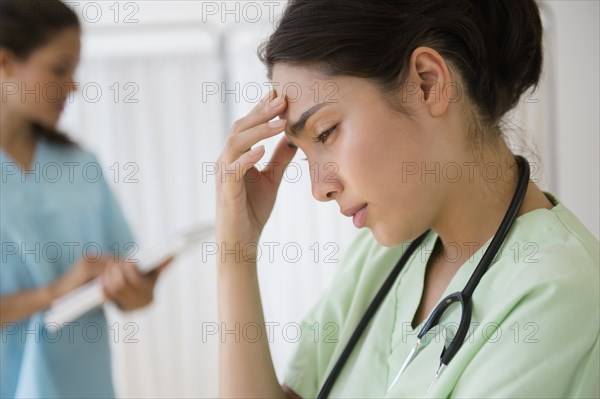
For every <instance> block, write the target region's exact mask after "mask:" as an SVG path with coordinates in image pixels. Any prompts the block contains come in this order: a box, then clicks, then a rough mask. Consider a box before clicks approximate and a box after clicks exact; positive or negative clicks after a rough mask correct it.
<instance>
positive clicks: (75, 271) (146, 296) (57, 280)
mask: <svg viewBox="0 0 600 399" xmlns="http://www.w3.org/2000/svg"><path fill="white" fill-rule="evenodd" d="M0 16H1V17H0V18H1V21H0V82H1V85H2V93H1V94H2V107H1V109H0V118H1V119H0V160H1V162H2V171H3V173H2V190H1V193H0V199H1V201H0V216H1V217H0V218H1V220H2V224H1V230H0V231H1V233H0V235H1V242H2V253H3V259H2V265H1V268H0V295H1V296H0V323H1V324H2V342H1V344H0V348H1V350H0V362H1V363H0V390H1V392H0V396H1V397H2V398H10V397H28V398H41V397H44V398H51V397H56V398H68V397H73V398H83V397H96V398H98V397H102V398H110V397H114V396H115V392H114V389H113V384H112V377H111V357H110V348H109V344H108V343H109V338H110V331H109V327H108V325H107V321H106V318H105V315H104V311H103V310H102V309H97V310H95V311H92V312H90V313H88V314H86V315H85V316H83V317H81V318H79V319H77V320H76V321H74V322H73V323H71V324H69V325H65V326H64V327H63V329H62V330H56V329H53V328H50V327H51V326H46V325H44V323H43V318H42V315H43V313H42V311H44V310H45V309H47V308H48V307H49V306H50V304H51V303H52V302H53V301H54V300H56V299H57V298H59V297H61V296H62V295H64V294H67V293H69V292H70V291H72V290H74V289H75V288H77V287H79V286H81V285H82V284H84V283H86V282H88V281H90V280H91V279H93V278H96V277H100V278H101V280H102V285H103V290H104V293H105V296H106V297H107V298H109V299H110V300H112V301H114V302H115V303H116V304H117V305H118V307H119V308H121V309H123V310H133V309H138V308H141V307H144V306H146V305H148V304H149V303H150V302H151V301H152V297H153V290H154V285H155V283H156V280H157V277H158V275H159V273H160V270H161V269H159V270H156V271H154V272H153V273H151V274H149V275H142V274H140V273H139V272H138V270H137V267H136V264H135V262H133V259H134V257H133V256H134V252H135V248H136V244H135V241H134V238H133V236H132V233H131V231H130V229H129V226H128V224H127V222H126V220H125V217H124V215H123V212H122V211H121V209H120V207H119V205H118V203H117V202H116V200H115V198H114V196H113V194H112V193H111V191H110V189H109V187H108V185H107V183H106V181H105V180H104V178H103V177H102V172H101V169H100V167H99V164H98V162H97V160H96V158H95V156H94V155H92V154H91V153H89V152H87V151H85V150H83V149H82V148H80V146H79V145H78V144H76V143H74V142H73V141H71V140H70V139H69V138H68V137H67V136H65V135H64V134H62V133H59V132H58V131H57V130H55V126H56V123H57V121H58V119H59V117H60V115H61V112H62V110H63V108H64V105H65V103H66V101H67V97H68V96H69V94H70V93H71V92H72V91H73V89H74V87H75V82H74V78H73V75H74V72H75V68H76V67H77V65H78V62H79V57H80V25H79V21H78V18H77V16H76V14H75V13H74V12H73V11H72V10H70V9H69V8H68V7H67V6H65V4H63V3H62V2H60V1H58V0H44V1H3V2H1V3H0ZM84 167H86V169H87V171H88V172H89V173H74V171H79V168H84ZM50 169H52V172H50ZM130 255H131V256H130ZM130 260H131V261H130Z"/></svg>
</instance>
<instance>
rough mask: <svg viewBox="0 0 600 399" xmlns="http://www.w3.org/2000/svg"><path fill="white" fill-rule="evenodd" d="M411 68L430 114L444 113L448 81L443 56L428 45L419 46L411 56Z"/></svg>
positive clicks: (446, 105)
mask: <svg viewBox="0 0 600 399" xmlns="http://www.w3.org/2000/svg"><path fill="white" fill-rule="evenodd" d="M411 68H414V71H415V78H416V79H417V81H418V82H419V89H420V96H421V101H423V103H424V104H425V105H426V106H427V107H428V108H429V113H430V114H431V116H433V117H437V116H440V115H442V114H444V113H445V112H446V110H447V109H448V105H449V101H448V99H447V98H446V97H447V96H445V95H444V93H445V89H446V86H447V85H448V84H449V82H450V72H449V70H448V67H447V65H446V62H445V61H444V58H443V57H442V56H441V55H440V54H439V53H438V52H437V51H435V50H433V49H431V48H429V47H419V48H417V49H416V50H415V51H414V52H413V54H412V56H411Z"/></svg>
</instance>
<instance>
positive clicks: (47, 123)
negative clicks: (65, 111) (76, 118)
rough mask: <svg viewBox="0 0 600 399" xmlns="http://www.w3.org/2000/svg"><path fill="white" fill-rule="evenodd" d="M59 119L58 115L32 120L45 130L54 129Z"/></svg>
mask: <svg viewBox="0 0 600 399" xmlns="http://www.w3.org/2000/svg"><path fill="white" fill-rule="evenodd" d="M59 118H60V114H58V115H56V116H54V115H49V116H46V117H44V118H35V119H33V120H32V122H33V123H35V124H38V125H40V126H41V127H43V128H46V129H56V125H57V124H58V119H59Z"/></svg>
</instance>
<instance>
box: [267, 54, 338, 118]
mask: <svg viewBox="0 0 600 399" xmlns="http://www.w3.org/2000/svg"><path fill="white" fill-rule="evenodd" d="M326 85H329V86H331V89H329V92H328V93H327V94H330V95H329V97H333V96H332V95H331V93H333V92H334V91H339V89H338V90H336V89H335V87H336V86H337V85H338V83H337V82H336V79H331V78H327V77H325V76H324V75H323V74H322V73H320V72H319V71H318V70H317V68H316V67H311V66H295V65H288V64H276V65H275V66H274V67H273V86H274V88H275V90H276V91H277V95H278V96H280V95H285V96H286V97H287V99H288V107H287V111H286V114H287V116H288V117H289V118H292V119H297V118H298V117H299V116H300V115H299V114H300V113H301V112H302V111H303V110H306V109H308V108H310V107H311V106H313V105H315V104H319V103H322V102H325V101H326V100H327V94H326V93H325V91H326V88H325V86H326ZM330 99H332V98H330Z"/></svg>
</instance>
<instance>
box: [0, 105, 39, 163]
mask: <svg viewBox="0 0 600 399" xmlns="http://www.w3.org/2000/svg"><path fill="white" fill-rule="evenodd" d="M2 108H5V107H2ZM2 108H0V148H1V149H2V150H3V151H4V152H5V153H6V154H8V155H9V156H10V157H11V158H12V159H13V160H14V161H15V162H17V163H18V164H19V165H21V167H22V168H28V166H29V164H30V162H31V158H32V156H33V151H34V148H35V134H34V132H33V128H32V126H31V123H30V122H29V121H28V120H26V119H25V118H19V117H16V116H15V115H14V114H11V113H9V112H7V111H5V110H4V109H2Z"/></svg>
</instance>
